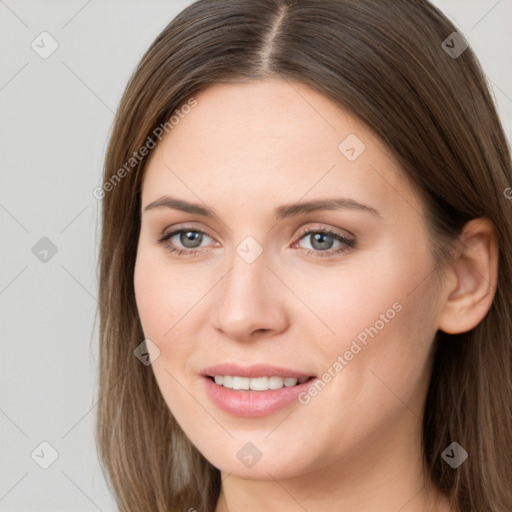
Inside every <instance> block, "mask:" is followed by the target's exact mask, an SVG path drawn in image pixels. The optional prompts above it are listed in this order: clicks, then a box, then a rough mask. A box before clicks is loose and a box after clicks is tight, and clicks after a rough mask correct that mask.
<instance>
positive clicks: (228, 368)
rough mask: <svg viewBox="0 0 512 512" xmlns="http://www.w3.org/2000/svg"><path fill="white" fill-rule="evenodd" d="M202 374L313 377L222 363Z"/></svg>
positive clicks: (263, 366)
mask: <svg viewBox="0 0 512 512" xmlns="http://www.w3.org/2000/svg"><path fill="white" fill-rule="evenodd" d="M202 374H203V375H204V376H206V377H215V376H216V375H229V376H233V377H235V376H237V377H249V378H253V377H283V378H287V377H296V378H298V379H301V378H303V377H312V376H313V374H311V373H304V372H301V371H298V370H291V369H289V368H282V367H279V366H273V365H270V364H254V365H251V366H240V365H238V364H235V363H222V364H217V365H214V366H209V367H208V368H205V369H204V370H203V372H202Z"/></svg>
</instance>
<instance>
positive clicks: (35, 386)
mask: <svg viewBox="0 0 512 512" xmlns="http://www.w3.org/2000/svg"><path fill="white" fill-rule="evenodd" d="M234 1H236V0H234ZM190 3H192V2H190V1H179V0H172V1H169V0H168V1H161V0H153V1H142V0H129V1H127V0H123V1H121V0H117V1H114V0H110V1H108V0H89V1H87V0H68V1H60V2H59V1H41V0H37V1H36V0H32V1H28V0H0V48H2V53H1V64H0V106H1V118H0V119H1V122H0V145H1V147H0V156H1V158H0V169H1V184H0V227H1V250H0V322H1V323H0V325H1V353H0V365H1V366H0V369H1V374H0V378H1V381H0V440H1V445H0V511H9V512H22V511H23V512H27V511H37V512H43V511H52V512H58V511H75V512H78V511H84V512H85V511H96V510H101V511H105V512H106V511H114V510H115V509H116V508H115V503H114V501H113V499H112V497H111V496H110V494H109V492H108V489H107V486H106V483H105V481H104V479H103V476H102V474H101V471H100V468H99V464H98V460H97V456H96V452H95V445H94V422H95V414H96V404H97V402H98V400H99V398H100V397H98V390H97V365H98V334H97V329H96V331H94V332H93V329H92V325H93V320H94V314H95V309H96V305H97V303H96V297H97V280H96V261H97V250H98V241H99V228H98V229H97V224H98V213H99V207H100V204H99V202H98V200H97V199H95V198H94V197H93V195H92V191H93V189H94V188H95V187H97V186H99V185H100V184H101V173H102V164H103V159H104V155H105V149H106V145H107V140H108V135H109V132H110V129H111V125H112V121H113V116H114V112H115V110H116V109H117V106H118V102H119V100H120V97H121V94H122V92H123V90H124V87H125V86H126V83H127V81H128V78H129V76H130V74H131V73H132V71H133V69H134V67H135V66H136V64H137V63H138V61H139V60H140V58H141V57H142V55H143V53H144V52H145V51H146V49H147V48H148V46H149V45H150V44H151V42H152V41H153V40H154V39H155V38H156V36H157V35H158V34H159V33H160V31H161V30H162V29H163V28H164V27H165V26H166V25H167V24H168V23H169V22H170V21H171V19H172V18H174V16H175V15H176V14H177V13H178V12H179V11H181V10H182V9H183V8H184V7H186V6H187V5H189V4H190ZM434 3H435V4H436V5H437V6H438V7H440V8H441V10H443V12H444V13H445V14H446V15H447V16H448V17H449V18H450V19H451V20H452V21H453V22H454V24H455V25H456V27H457V28H458V29H459V30H461V31H462V32H463V33H464V35H465V37H466V38H467V40H468V41H469V43H470V44H471V46H472V47H473V49H474V51H475V52H476V54H477V56H478V57H479V59H480V60H481V63H482V65H483V68H484V71H485V73H486V75H487V77H488V80H489V83H490V84H491V88H492V90H493V93H494V96H495V98H496V102H497V105H498V108H499V113H500V115H501V118H502V120H503V123H504V125H505V129H506V133H507V137H508V138H509V140H511V135H512V73H511V71H512V31H511V30H510V27H511V26H512V0H500V1H497V0H436V1H435V2H434ZM42 32H47V33H48V34H49V35H43V36H40V34H41V33H42ZM447 35H448V34H447ZM41 38H45V39H44V41H45V43H44V44H42V43H40V40H41ZM38 41H39V43H38ZM54 41H56V43H54ZM37 44H39V47H38V46H37ZM52 44H54V45H55V44H58V47H57V49H56V50H55V51H54V53H52V54H51V55H50V56H49V57H47V58H43V57H42V56H41V53H42V52H44V51H50V50H51V49H52V46H51V45H52ZM440 44H441V41H440ZM43 46H44V48H43ZM42 443H43V444H42ZM46 443H47V444H46ZM45 465H48V467H47V468H46V469H45V468H44V467H43V466H45Z"/></svg>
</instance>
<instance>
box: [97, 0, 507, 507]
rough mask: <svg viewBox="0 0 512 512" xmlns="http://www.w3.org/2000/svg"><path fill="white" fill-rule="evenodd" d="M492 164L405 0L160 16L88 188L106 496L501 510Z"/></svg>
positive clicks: (458, 51) (501, 256)
mask: <svg viewBox="0 0 512 512" xmlns="http://www.w3.org/2000/svg"><path fill="white" fill-rule="evenodd" d="M511 182H512V169H511V158H510V152H509V147H508V145H507V141H506V138H505V136H504V132H503V128H502V126H501V124H500V121H499V118H498V116H497V113H496V109H495V106H494V104H493V102H492V99H491V97H490V94H489V91H488V87H487V85H486V82H485V79H484V75H483V73H482V71H481V68H480V66H479V64H478V61H477V59H476V57H475V55H474V54H473V52H472V51H471V48H469V47H468V46H467V43H466V41H465V39H464V38H463V36H462V35H460V34H459V33H457V31H456V29H455V27H454V26H453V25H452V24H451V23H450V22H449V21H448V20H447V19H446V18H445V17H444V16H443V15H442V14H441V13H440V12H439V11H438V10H437V9H436V8H435V7H433V6H432V5H431V4H430V3H429V2H427V1H425V0H421V1H420V0H418V1H411V0H393V1H383V0H357V1H356V0H330V1H323V2H318V1H313V0H301V1H298V0H263V1H258V2H254V1H249V0H239V1H236V2H230V1H221V0H199V1H197V2H195V3H193V4H192V5H190V6H189V7H188V8H186V9H185V10H184V11H182V12H181V13H180V14H179V15H178V16H177V17H176V18H175V19H174V20H173V21H172V22H171V23H170V24H169V25H168V26H167V27H166V28H165V29H164V30H163V32H162V33H161V34H160V35H159V36H158V37H157V38H156V40H155V41H154V43H153V44H152V45H151V47H150V48H149V50H148V51H147V52H146V54H145V55H144V57H143V58H142V61H141V62H140V64H139V66H138V68H137V69H136V71H135V73H134V75H133V76H132V78H131V80H130V83H129V84H128V86H127V89H126V91H125V93H124V95H123V98H122V101H121V104H120V107H119V111H118V115H117V118H116V121H115V125H114V128H113V132H112V135H111V139H110V143H109V148H108V152H107V156H106V162H105V174H104V183H103V186H102V187H101V190H100V192H101V193H100V195H99V197H101V198H102V205H103V212H102V214H103V217H102V240H101V251H100V303H101V308H100V320H101V325H100V343H101V363H100V364H101V368H100V370H101V373H100V395H101V396H102V397H103V398H102V400H101V401H100V403H99V411H98V427H97V441H98V450H99V453H100V457H101V460H102V463H103V465H104V470H105V473H106V475H107V477H108V479H109V482H110V484H111V487H112V490H113V492H114V493H115V496H116V499H117V502H118V504H119V508H120V510H122V511H135V510H148V511H150V510H151V511H156V510H158V511H178V510H189V511H193V510H196V511H208V512H213V511H215V512H224V511H229V512H236V511H241V510H244V511H245V510H250V511H259V510H266V511H272V510H287V511H288V510H290V511H291V510H308V511H313V510H323V511H331V510H332V511H334V510H336V511H338V510H350V511H351V512H363V511H374V510H380V511H398V510H401V511H403V512H416V511H418V512H419V511H431V510H436V511H443V512H444V511H457V512H466V511H492V512H505V511H510V510H512V492H511V489H512V485H511V484H512V464H511V462H510V461H511V460H512V453H511V450H512V448H511V447H512V407H511V396H512V319H511V297H512V281H511V279H512V246H511V240H512V201H511V200H510V199H509V198H510V193H508V191H510V190H511V189H510V186H511Z"/></svg>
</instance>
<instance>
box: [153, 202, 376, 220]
mask: <svg viewBox="0 0 512 512" xmlns="http://www.w3.org/2000/svg"><path fill="white" fill-rule="evenodd" d="M155 208H171V209H173V210H180V211H183V212H186V213H193V214H196V215H201V216H203V217H207V218H213V217H215V214H214V213H213V211H212V210H210V209H208V208H205V207H204V206H201V205H200V204H197V203H189V202H188V201H184V200H182V199H177V198H174V197H170V196H163V197H161V198H160V199H157V200H156V201H153V202H152V203H150V204H148V205H147V206H146V207H145V208H144V211H145V212H146V211H149V210H153V209H155ZM345 208H346V209H350V210H360V211H363V212H367V213H370V214H372V215H374V216H376V217H381V215H380V213H379V212H378V211H377V210H376V209H375V208H372V207H371V206H369V205H367V204H364V203H360V202H358V201H355V200H354V199H348V198H334V199H316V200H314V201H307V202H301V203H294V204H285V205H282V206H279V207H278V208H276V209H275V210H274V216H275V218H276V219H277V220H283V219H286V218H289V217H295V216H298V215H304V214H307V213H311V212H317V211H320V210H341V209H345ZM381 218H382V217H381Z"/></svg>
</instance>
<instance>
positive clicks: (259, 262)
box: [212, 253, 289, 342]
mask: <svg viewBox="0 0 512 512" xmlns="http://www.w3.org/2000/svg"><path fill="white" fill-rule="evenodd" d="M268 263H269V262H268V260H267V258H266V257H265V253H263V254H261V255H260V256H259V257H258V258H257V259H256V260H255V261H253V262H251V263H248V262H247V261H245V260H244V259H243V258H242V257H240V256H239V255H238V254H235V255H234V258H233V260H232V267H231V269H230V270H229V272H228V273H227V275H226V276H225V277H224V279H222V281H221V282H220V283H219V285H218V286H217V287H216V294H215V295H214V306H213V308H212V315H213V325H214V328H215V329H217V330H218V331H219V332H221V333H222V334H223V335H224V336H225V337H227V338H230V339H232V340H234V341H238V342H244V341H251V340H254V339H257V338H261V337H274V336H277V335H278V334H280V333H281V332H283V331H284V330H286V328H287V327H288V325H289V317H288V314H287V310H286V305H285V300H286V299H287V295H286V287H285V286H284V285H283V283H282V282H281V281H280V280H279V279H278V278H277V277H276V270H275V269H272V270H271V269H270V268H269V266H268Z"/></svg>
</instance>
